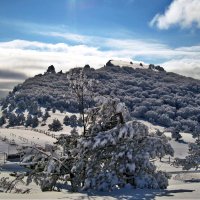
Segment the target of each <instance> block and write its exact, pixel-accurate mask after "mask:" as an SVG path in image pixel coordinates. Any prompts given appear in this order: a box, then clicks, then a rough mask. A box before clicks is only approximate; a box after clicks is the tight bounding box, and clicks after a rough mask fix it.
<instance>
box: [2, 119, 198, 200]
mask: <svg viewBox="0 0 200 200" xmlns="http://www.w3.org/2000/svg"><path fill="white" fill-rule="evenodd" d="M145 124H146V125H147V126H148V127H149V129H150V130H151V131H154V130H155V128H159V129H161V130H164V129H163V128H162V127H158V126H154V125H152V124H150V123H147V122H145ZM13 134H14V135H15V136H14V135H13ZM165 134H166V135H167V136H168V137H171V133H168V132H167V133H165ZM0 135H1V136H6V137H8V138H9V139H15V141H16V143H19V144H20V143H23V141H21V139H20V138H19V137H22V138H26V139H27V140H28V142H29V143H30V144H31V142H34V143H37V144H39V145H42V146H43V145H44V144H46V143H49V144H52V143H53V142H54V141H56V139H55V138H52V137H50V136H47V135H45V134H42V133H37V132H34V131H31V130H20V129H0ZM181 135H182V136H183V138H182V139H181V141H180V142H176V141H174V140H171V141H170V143H171V145H172V147H173V148H174V150H175V157H180V158H183V157H185V156H186V155H187V151H188V143H189V142H194V139H193V138H192V137H191V135H190V134H187V133H181ZM38 138H39V139H38ZM173 160H174V158H170V162H169V157H165V158H163V159H162V161H161V162H160V161H159V160H156V161H155V163H156V165H157V167H158V170H164V171H167V172H170V173H171V174H172V177H171V179H170V180H169V186H168V188H167V189H165V190H148V189H132V188H125V189H121V190H115V191H112V192H107V193H105V192H98V193H97V192H95V193H70V192H68V191H66V190H62V191H61V192H41V191H40V188H39V187H38V186H36V185H35V184H33V183H32V184H31V185H29V186H20V185H18V187H19V186H20V187H27V188H31V192H30V194H6V193H0V199H70V200H89V199H91V200H106V199H108V200H114V199H115V200H116V199H120V200H150V199H155V200H168V199H190V200H192V199H200V189H199V188H200V172H198V173H196V172H194V171H190V173H187V171H183V170H182V169H181V168H175V167H174V166H172V165H171V162H172V161H173ZM17 168H19V167H17V166H15V165H13V164H11V163H9V162H8V163H6V165H5V166H3V167H2V169H1V174H0V177H5V176H9V173H10V172H13V171H16V170H19V169H17ZM20 170H23V169H22V168H21V169H20Z"/></svg>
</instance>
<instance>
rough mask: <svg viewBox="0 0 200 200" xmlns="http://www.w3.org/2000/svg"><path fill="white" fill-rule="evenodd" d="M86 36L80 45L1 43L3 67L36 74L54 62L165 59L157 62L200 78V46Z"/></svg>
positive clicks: (66, 65) (69, 65)
mask: <svg viewBox="0 0 200 200" xmlns="http://www.w3.org/2000/svg"><path fill="white" fill-rule="evenodd" d="M56 35H57V34H56ZM55 37H56V36H55ZM58 37H63V35H59V36H58ZM81 37H82V36H81ZM83 37H85V38H87V40H84V42H83V43H82V44H76V45H75V44H74V45H70V44H68V43H55V44H54V43H44V42H38V41H27V40H12V41H9V42H0V69H2V70H10V71H14V72H21V73H25V74H26V75H28V76H33V75H36V74H39V73H43V72H44V71H45V70H46V69H47V67H48V66H49V65H51V64H53V65H54V66H55V67H56V70H57V71H59V70H64V71H67V70H69V69H70V68H72V67H79V66H84V65H85V64H89V65H90V66H91V67H94V68H99V67H102V66H103V65H104V64H105V63H106V62H107V61H108V60H110V59H121V60H129V61H130V60H131V59H133V60H135V59H134V58H137V57H140V58H144V59H145V60H148V59H151V60H160V59H161V60H165V62H163V63H155V64H160V65H161V66H164V67H165V68H166V70H167V71H174V72H178V73H180V74H184V75H188V76H193V77H198V78H200V77H199V76H197V75H196V74H195V73H193V71H194V70H195V72H197V69H200V59H199V58H200V45H197V46H190V47H179V48H171V47H169V46H168V45H165V44H162V43H159V42H158V41H150V40H148V41H145V40H136V39H135V40H133V39H113V38H103V37H90V36H83ZM199 71H200V70H199Z"/></svg>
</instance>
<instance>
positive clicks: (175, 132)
mask: <svg viewBox="0 0 200 200" xmlns="http://www.w3.org/2000/svg"><path fill="white" fill-rule="evenodd" d="M171 133H172V138H174V139H175V140H176V141H178V140H180V139H181V138H182V136H181V134H180V129H179V128H178V127H175V128H172V129H171Z"/></svg>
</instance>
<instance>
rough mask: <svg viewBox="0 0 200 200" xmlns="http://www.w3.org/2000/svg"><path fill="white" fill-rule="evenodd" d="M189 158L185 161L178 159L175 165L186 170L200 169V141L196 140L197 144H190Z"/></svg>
mask: <svg viewBox="0 0 200 200" xmlns="http://www.w3.org/2000/svg"><path fill="white" fill-rule="evenodd" d="M188 154H189V155H188V156H186V157H185V158H184V159H180V158H176V159H175V162H174V165H176V166H182V167H183V169H184V170H189V169H192V168H195V169H196V170H197V169H199V167H200V140H198V139H197V140H196V141H195V143H190V144H189V152H188Z"/></svg>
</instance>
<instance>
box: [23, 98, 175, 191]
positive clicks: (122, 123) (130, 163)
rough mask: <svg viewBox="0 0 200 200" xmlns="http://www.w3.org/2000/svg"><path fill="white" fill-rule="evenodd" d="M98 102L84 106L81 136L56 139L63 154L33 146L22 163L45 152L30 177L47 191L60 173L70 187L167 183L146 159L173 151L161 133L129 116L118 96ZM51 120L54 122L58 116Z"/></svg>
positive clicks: (37, 157)
mask: <svg viewBox="0 0 200 200" xmlns="http://www.w3.org/2000/svg"><path fill="white" fill-rule="evenodd" d="M98 102H99V104H98V105H97V107H94V108H91V109H88V110H87V123H88V124H90V125H89V128H88V130H87V131H86V132H85V134H84V135H78V134H76V131H74V130H73V131H72V134H70V135H61V136H60V138H59V139H58V141H57V144H60V145H61V146H63V149H64V157H59V156H58V154H56V153H55V152H54V153H52V154H49V153H43V155H41V154H40V155H38V153H36V152H35V153H33V151H29V153H27V154H26V155H25V156H24V158H23V160H25V161H26V162H30V161H31V159H34V161H36V162H37V160H41V159H42V158H41V156H42V157H44V158H43V162H42V163H41V162H38V163H37V164H36V166H35V171H34V172H33V173H32V174H31V176H29V177H28V179H35V180H36V181H37V182H38V183H39V185H40V186H41V187H42V189H43V190H51V189H52V187H53V186H55V185H56V182H57V181H58V180H59V178H62V177H63V176H65V177H66V179H65V180H66V184H67V183H68V181H70V183H71V188H72V191H77V190H79V189H84V190H90V189H94V190H109V191H110V190H112V189H114V188H116V187H124V186H125V185H126V184H131V185H132V186H134V187H136V188H166V187H167V185H168V178H169V176H168V174H167V173H165V172H162V171H157V170H156V166H155V165H154V164H153V163H152V162H151V159H154V158H156V157H159V158H160V157H163V156H165V155H171V156H173V153H174V152H173V149H172V147H171V146H170V144H169V143H168V140H167V138H166V137H165V136H164V134H162V135H160V134H159V135H157V134H156V133H155V134H153V133H152V134H150V133H149V132H148V127H146V126H145V125H144V124H142V123H140V122H137V121H131V118H130V115H129V112H128V110H127V108H126V106H125V105H124V104H123V103H121V102H120V101H119V100H118V99H114V100H113V99H100V100H98ZM54 124H59V122H58V120H54ZM59 126H60V125H59ZM53 127H55V126H54V125H52V126H50V128H53ZM56 130H57V129H56ZM38 151H40V150H38ZM39 169H40V175H38V170H39ZM41 171H42V172H41ZM67 177H68V178H67Z"/></svg>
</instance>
